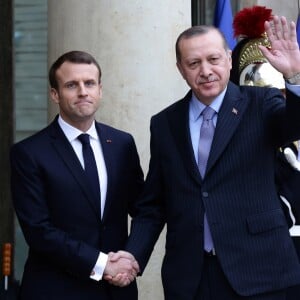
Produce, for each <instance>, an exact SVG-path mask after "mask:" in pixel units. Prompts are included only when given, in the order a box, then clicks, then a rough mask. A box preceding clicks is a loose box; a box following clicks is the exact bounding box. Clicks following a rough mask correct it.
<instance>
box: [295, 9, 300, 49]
mask: <svg viewBox="0 0 300 300" xmlns="http://www.w3.org/2000/svg"><path fill="white" fill-rule="evenodd" d="M296 30H297V42H298V45H300V15H299V14H298V19H297V25H296Z"/></svg>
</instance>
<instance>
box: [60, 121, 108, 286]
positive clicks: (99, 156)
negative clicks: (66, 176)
mask: <svg viewBox="0 0 300 300" xmlns="http://www.w3.org/2000/svg"><path fill="white" fill-rule="evenodd" d="M58 124H59V126H60V127H61V129H62V131H63V132H64V134H65V136H66V137H67V139H68V141H69V142H70V144H71V146H72V147H73V149H74V151H75V153H76V155H77V157H78V159H79V161H80V163H81V165H82V167H83V168H84V160H83V154H82V144H81V142H80V141H79V140H78V138H77V137H78V136H79V135H80V134H82V133H87V134H89V135H90V143H91V147H92V149H93V151H94V155H95V160H96V165H97V169H98V176H99V181H100V190H101V193H100V195H101V199H99V201H101V212H100V213H99V218H102V216H103V211H104V207H105V200H106V193H107V171H106V166H105V161H104V156H103V152H102V147H101V143H100V140H99V137H98V133H97V130H96V127H95V122H94V123H93V124H92V126H91V127H90V128H89V130H88V131H86V132H82V131H81V130H79V129H77V128H75V127H73V126H71V125H70V124H68V123H67V122H65V121H64V120H63V119H62V117H61V116H59V117H58ZM107 259H108V256H107V254H105V253H103V252H100V251H99V256H98V259H97V262H96V264H95V266H94V268H93V270H92V271H91V276H90V278H91V279H94V280H97V281H99V280H101V279H102V276H103V272H104V269H105V266H106V263H107Z"/></svg>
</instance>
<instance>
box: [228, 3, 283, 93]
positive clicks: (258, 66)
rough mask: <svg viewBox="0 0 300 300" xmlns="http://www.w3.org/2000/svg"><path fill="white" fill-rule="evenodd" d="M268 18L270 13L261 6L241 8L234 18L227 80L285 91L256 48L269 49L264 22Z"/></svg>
mask: <svg viewBox="0 0 300 300" xmlns="http://www.w3.org/2000/svg"><path fill="white" fill-rule="evenodd" d="M272 19H273V16H272V10H271V9H269V8H266V7H265V6H253V7H250V8H244V9H242V10H241V11H239V12H238V13H237V14H236V15H235V17H234V20H233V31H234V36H235V37H237V38H238V40H239V42H238V43H237V45H236V47H235V48H234V49H233V52H232V70H231V74H230V80H231V81H233V82H234V83H236V84H238V85H253V86H268V87H277V88H279V89H284V88H285V82H284V79H283V76H282V74H281V73H279V72H278V71H277V70H275V69H274V68H273V66H272V65H271V64H270V63H269V62H268V60H267V59H266V58H265V57H264V56H263V54H262V52H261V51H260V49H259V48H258V45H263V46H265V47H268V48H270V47H271V44H270V42H269V40H268V38H267V35H266V33H265V31H264V23H265V21H271V20H272Z"/></svg>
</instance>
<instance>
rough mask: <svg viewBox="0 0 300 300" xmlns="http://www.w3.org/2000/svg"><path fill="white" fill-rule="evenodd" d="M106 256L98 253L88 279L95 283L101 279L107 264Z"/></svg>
mask: <svg viewBox="0 0 300 300" xmlns="http://www.w3.org/2000/svg"><path fill="white" fill-rule="evenodd" d="M107 259H108V255H107V254H105V253H103V252H100V254H99V256H98V259H97V261H96V264H95V266H94V268H93V270H92V272H91V275H90V278H91V279H93V280H96V281H99V280H101V279H102V276H103V273H104V269H105V266H106V263H107Z"/></svg>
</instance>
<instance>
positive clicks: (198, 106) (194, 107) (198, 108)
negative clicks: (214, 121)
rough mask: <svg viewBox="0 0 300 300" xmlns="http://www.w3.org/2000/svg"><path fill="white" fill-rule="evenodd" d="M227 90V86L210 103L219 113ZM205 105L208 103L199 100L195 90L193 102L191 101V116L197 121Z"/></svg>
mask: <svg viewBox="0 0 300 300" xmlns="http://www.w3.org/2000/svg"><path fill="white" fill-rule="evenodd" d="M226 90H227V87H226V88H225V89H224V91H223V92H222V93H221V94H220V95H219V96H217V97H216V98H215V99H214V100H213V102H212V103H211V104H210V105H209V106H210V107H211V108H213V109H214V110H215V111H216V113H219V110H220V107H221V105H222V103H223V99H224V95H225V93H226ZM205 107H206V105H205V104H203V103H202V102H201V100H199V99H198V98H197V97H196V95H195V94H194V92H193V93H192V98H191V102H190V110H191V117H192V118H193V120H194V121H196V120H197V119H198V118H199V117H200V114H201V113H202V111H203V109H204V108H205Z"/></svg>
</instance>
